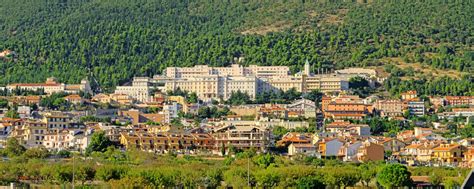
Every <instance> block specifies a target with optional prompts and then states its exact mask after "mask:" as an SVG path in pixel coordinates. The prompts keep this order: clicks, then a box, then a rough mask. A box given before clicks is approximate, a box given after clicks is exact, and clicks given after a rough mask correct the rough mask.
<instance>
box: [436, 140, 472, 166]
mask: <svg viewBox="0 0 474 189" xmlns="http://www.w3.org/2000/svg"><path fill="white" fill-rule="evenodd" d="M464 149H465V148H464V147H463V146H461V145H459V144H441V145H439V146H438V147H436V148H434V149H433V155H432V156H431V159H432V160H433V161H436V162H439V163H441V164H457V163H459V162H461V161H462V157H463V151H464Z"/></svg>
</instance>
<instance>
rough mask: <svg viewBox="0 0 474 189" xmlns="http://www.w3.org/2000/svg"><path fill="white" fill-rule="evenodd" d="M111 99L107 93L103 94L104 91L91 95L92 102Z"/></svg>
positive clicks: (105, 101) (107, 101)
mask: <svg viewBox="0 0 474 189" xmlns="http://www.w3.org/2000/svg"><path fill="white" fill-rule="evenodd" d="M111 101H112V99H111V98H110V96H109V95H107V94H104V93H99V94H96V95H94V96H93V97H92V102H99V103H104V104H106V103H110V102H111Z"/></svg>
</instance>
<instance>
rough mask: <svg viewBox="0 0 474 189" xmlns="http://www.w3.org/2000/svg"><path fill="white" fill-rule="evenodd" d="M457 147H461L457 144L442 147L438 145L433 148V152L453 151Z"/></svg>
mask: <svg viewBox="0 0 474 189" xmlns="http://www.w3.org/2000/svg"><path fill="white" fill-rule="evenodd" d="M459 146H461V145H459V144H448V145H443V144H442V145H440V146H438V147H436V148H434V149H433V150H434V151H450V150H452V149H454V148H457V147H459Z"/></svg>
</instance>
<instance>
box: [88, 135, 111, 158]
mask: <svg viewBox="0 0 474 189" xmlns="http://www.w3.org/2000/svg"><path fill="white" fill-rule="evenodd" d="M109 146H112V142H111V141H110V140H109V138H107V137H106V136H105V133H104V132H95V133H94V134H92V137H91V142H90V144H89V145H87V148H86V154H91V153H92V152H105V151H106V150H107V148H108V147H109Z"/></svg>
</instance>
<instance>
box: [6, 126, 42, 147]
mask: <svg viewBox="0 0 474 189" xmlns="http://www.w3.org/2000/svg"><path fill="white" fill-rule="evenodd" d="M47 132H48V127H47V124H46V123H43V122H40V121H26V122H25V123H24V124H23V125H22V126H21V127H19V128H18V129H17V130H16V131H15V132H14V133H12V135H11V136H12V137H16V138H18V139H21V140H20V141H22V143H23V145H25V146H26V147H36V146H39V145H43V141H44V139H45V134H46V133H47Z"/></svg>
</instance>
